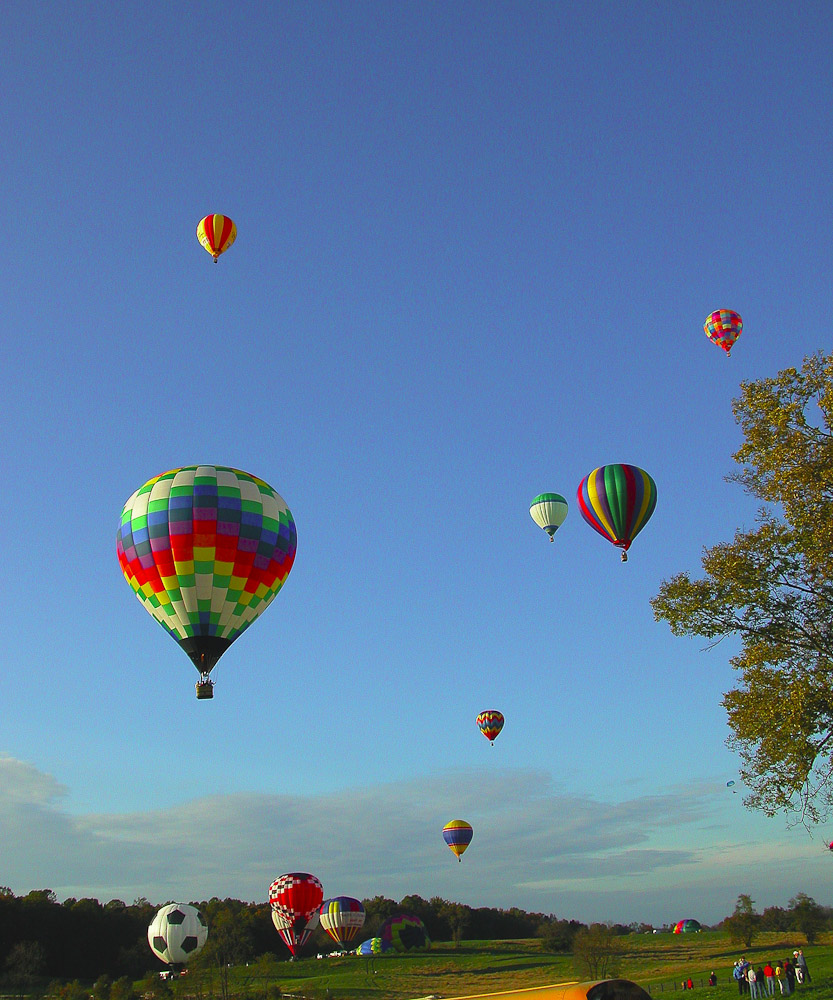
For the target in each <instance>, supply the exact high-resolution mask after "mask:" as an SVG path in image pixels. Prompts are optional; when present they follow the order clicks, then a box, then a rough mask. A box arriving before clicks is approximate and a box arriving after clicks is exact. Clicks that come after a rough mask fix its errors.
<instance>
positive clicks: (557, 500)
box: [529, 493, 567, 541]
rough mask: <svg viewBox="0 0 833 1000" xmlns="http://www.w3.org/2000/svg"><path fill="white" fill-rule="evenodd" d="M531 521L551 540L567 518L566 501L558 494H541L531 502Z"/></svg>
mask: <svg viewBox="0 0 833 1000" xmlns="http://www.w3.org/2000/svg"><path fill="white" fill-rule="evenodd" d="M529 513H530V515H531V516H532V520H533V521H534V522H535V523H536V524H537V525H538V527H539V528H543V529H544V531H546V533H547V534H548V535H549V536H550V541H552V540H553V535H554V534H555V533H556V531H558V529H559V528H560V527H561V525H562V524H563V523H564V518H565V517H566V516H567V501H566V500H565V499H564V497H563V496H561V494H560V493H541V494H539V495H538V496H537V497H535V499H534V500H533V501H532V504H531V505H530V508H529Z"/></svg>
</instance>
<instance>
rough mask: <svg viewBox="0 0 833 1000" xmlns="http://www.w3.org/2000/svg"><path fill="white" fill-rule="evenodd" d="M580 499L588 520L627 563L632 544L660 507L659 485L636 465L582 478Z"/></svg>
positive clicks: (611, 467)
mask: <svg viewBox="0 0 833 1000" xmlns="http://www.w3.org/2000/svg"><path fill="white" fill-rule="evenodd" d="M577 499H578V508H579V513H580V514H581V516H582V517H583V518H584V520H585V521H586V522H587V523H588V524H589V525H590V527H591V528H595V530H596V531H598V533H599V534H600V535H602V537H603V538H606V539H607V540H608V541H609V542H612V543H613V544H614V545H616V546H617V547H618V548H620V549H621V550H622V562H627V559H628V549H629V548H630V546H631V542H632V541H633V540H634V538H636V536H637V535H638V534H639V532H640V531H642V529H643V528H644V527H645V525H646V524H647V523H648V520H649V518H650V517H651V514H653V512H654V507H656V505H657V484H656V483H655V482H654V480H653V479H652V478H651V477H650V476H649V475H648V473H647V472H645V471H644V470H643V469H638V468H637V467H636V466H635V465H603V466H601V467H600V468H598V469H594V470H593V471H592V472H591V473H590V474H589V475H587V476H585V477H584V479H582V481H581V482H580V483H579V487H578V492H577Z"/></svg>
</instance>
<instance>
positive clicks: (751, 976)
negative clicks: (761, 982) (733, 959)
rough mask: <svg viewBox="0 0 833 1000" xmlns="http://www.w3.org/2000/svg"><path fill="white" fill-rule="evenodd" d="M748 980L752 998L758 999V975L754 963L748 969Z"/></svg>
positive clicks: (753, 999) (752, 999)
mask: <svg viewBox="0 0 833 1000" xmlns="http://www.w3.org/2000/svg"><path fill="white" fill-rule="evenodd" d="M746 981H747V982H748V983H749V997H750V1000H758V976H757V973H756V972H755V966H754V965H752V964H750V966H749V968H748V969H747V970H746Z"/></svg>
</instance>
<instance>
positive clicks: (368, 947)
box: [356, 937, 393, 958]
mask: <svg viewBox="0 0 833 1000" xmlns="http://www.w3.org/2000/svg"><path fill="white" fill-rule="evenodd" d="M386 951H393V945H392V944H391V943H390V941H383V940H382V938H380V937H374V938H368V939H367V941H362V943H361V944H360V945H359V947H358V948H356V954H357V955H364V956H365V958H367V957H368V956H369V955H384V954H385V952H386Z"/></svg>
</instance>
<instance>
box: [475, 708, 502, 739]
mask: <svg viewBox="0 0 833 1000" xmlns="http://www.w3.org/2000/svg"><path fill="white" fill-rule="evenodd" d="M503 721H504V720H503V714H502V713H501V712H498V711H497V709H494V708H487V709H486V711H485V712H481V713H480V715H478V716H477V725H478V728H479V729H480V732H481V733H483V735H484V736H485V737H486V739H487V740H488V741H489V742H490V743H491V744H492V746H494V745H495V740H496V739H497V738H498V735H499V733H500V731H501V729H503Z"/></svg>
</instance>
